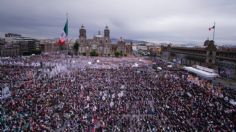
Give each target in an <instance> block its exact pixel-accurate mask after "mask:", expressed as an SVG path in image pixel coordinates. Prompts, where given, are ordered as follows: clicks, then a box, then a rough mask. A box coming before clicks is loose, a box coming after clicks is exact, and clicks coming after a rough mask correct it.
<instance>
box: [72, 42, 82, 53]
mask: <svg viewBox="0 0 236 132" xmlns="http://www.w3.org/2000/svg"><path fill="white" fill-rule="evenodd" d="M79 45H80V44H79V42H78V41H76V42H75V43H74V45H73V50H74V51H78V49H79Z"/></svg>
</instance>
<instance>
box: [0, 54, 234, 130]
mask: <svg viewBox="0 0 236 132" xmlns="http://www.w3.org/2000/svg"><path fill="white" fill-rule="evenodd" d="M88 59H90V60H91V61H89V62H90V63H86V64H85V61H86V60H88ZM66 60H67V61H66ZM68 60H69V61H68ZM105 61H106V63H105ZM109 61H110V62H111V63H109ZM81 62H83V63H84V64H79V63H81ZM112 62H113V61H112V59H111V58H110V60H109V58H99V57H97V58H94V59H93V58H87V59H86V57H83V58H69V57H67V56H64V57H58V56H55V55H54V56H53V55H38V56H32V57H28V58H20V57H19V58H10V59H9V58H8V59H1V60H0V87H1V94H0V95H1V96H2V97H1V104H0V105H1V106H0V109H1V110H0V131H3V132H7V131H59V132H60V131H63V132H64V131H82V132H83V131H84V132H90V131H130V132H132V131H133V132H137V131H152V132H155V131H233V130H235V126H236V124H235V123H236V120H235V119H236V107H235V106H234V105H232V104H230V103H229V98H233V97H235V96H234V95H235V94H234V93H233V92H231V91H224V90H222V89H223V86H221V85H214V86H212V85H209V83H210V82H209V83H205V84H204V85H201V86H200V85H197V84H196V83H194V82H193V81H192V80H190V79H189V78H190V74H189V73H188V72H186V71H183V70H181V69H180V68H178V67H177V66H175V65H174V64H172V65H171V67H170V66H168V65H170V64H168V62H166V61H163V60H160V59H153V60H152V62H153V64H152V63H151V64H150V63H145V61H144V59H137V61H134V60H132V61H130V60H128V58H127V61H126V59H123V60H122V61H121V62H116V63H112ZM97 63H99V65H98V64H97ZM95 64H96V66H93V65H95ZM57 65H62V66H64V67H63V68H61V67H57ZM153 65H155V66H158V67H161V69H159V70H156V69H154V68H153ZM109 66H110V67H109ZM55 68H58V69H56V70H55ZM65 69H66V70H65ZM53 71H54V72H53ZM55 71H57V72H55ZM191 76H194V75H191ZM206 82H208V81H206ZM6 88H7V89H6ZM4 89H5V90H4ZM3 91H4V92H3ZM6 91H7V92H6ZM4 94H9V96H6V97H5V98H3V97H4V96H5V95H4Z"/></svg>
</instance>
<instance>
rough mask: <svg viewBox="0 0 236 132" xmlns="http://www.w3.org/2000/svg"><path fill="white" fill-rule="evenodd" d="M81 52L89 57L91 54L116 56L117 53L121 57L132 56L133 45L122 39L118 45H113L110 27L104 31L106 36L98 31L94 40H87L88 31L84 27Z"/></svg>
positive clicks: (80, 37)
mask: <svg viewBox="0 0 236 132" xmlns="http://www.w3.org/2000/svg"><path fill="white" fill-rule="evenodd" d="M77 42H79V49H78V50H79V51H78V53H79V54H80V55H84V56H85V55H86V56H89V55H91V53H92V52H93V53H96V55H97V56H114V55H115V53H116V52H118V53H120V55H121V56H128V55H131V54H132V44H126V43H125V41H123V39H120V40H119V41H118V42H117V43H116V44H112V43H111V38H110V30H109V28H108V26H106V27H105V29H104V34H103V35H102V33H101V32H100V31H98V33H97V35H94V37H93V38H92V39H87V35H86V29H85V27H84V25H82V26H81V28H80V31H79V39H78V40H77Z"/></svg>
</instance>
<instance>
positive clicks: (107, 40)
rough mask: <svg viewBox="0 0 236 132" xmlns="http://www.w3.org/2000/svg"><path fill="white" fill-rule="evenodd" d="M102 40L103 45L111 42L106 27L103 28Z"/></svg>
mask: <svg viewBox="0 0 236 132" xmlns="http://www.w3.org/2000/svg"><path fill="white" fill-rule="evenodd" d="M104 39H105V43H106V44H107V43H110V42H111V40H110V30H109V28H108V26H106V27H105V29H104Z"/></svg>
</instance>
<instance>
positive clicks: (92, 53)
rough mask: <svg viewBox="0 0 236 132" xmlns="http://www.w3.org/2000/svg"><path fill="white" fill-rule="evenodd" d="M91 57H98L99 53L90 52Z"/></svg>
mask: <svg viewBox="0 0 236 132" xmlns="http://www.w3.org/2000/svg"><path fill="white" fill-rule="evenodd" d="M90 56H98V54H97V52H96V51H95V50H93V51H91V52H90Z"/></svg>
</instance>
